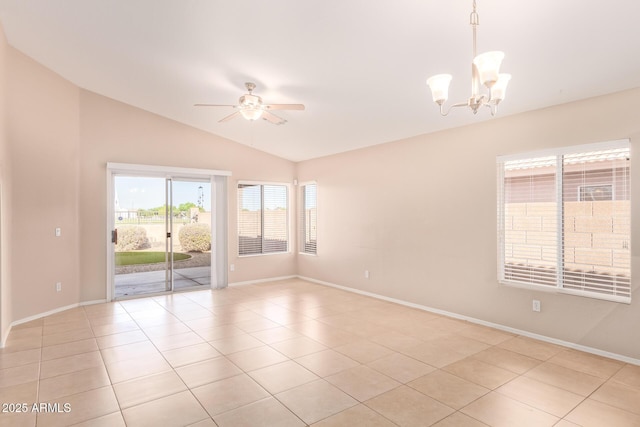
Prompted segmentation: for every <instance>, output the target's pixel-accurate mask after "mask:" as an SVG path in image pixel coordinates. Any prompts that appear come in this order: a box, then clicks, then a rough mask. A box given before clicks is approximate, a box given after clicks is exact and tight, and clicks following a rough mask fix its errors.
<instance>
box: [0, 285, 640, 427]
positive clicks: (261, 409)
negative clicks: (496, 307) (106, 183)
mask: <svg viewBox="0 0 640 427" xmlns="http://www.w3.org/2000/svg"><path fill="white" fill-rule="evenodd" d="M0 402H2V403H3V408H2V410H3V411H2V412H0V426H12V427H13V426H34V425H38V426H62V425H82V426H109V427H112V426H124V425H126V426H131V427H136V426H147V425H149V426H163V427H167V426H184V425H193V426H200V427H205V426H216V425H217V426H278V427H280V426H283V427H286V426H304V425H317V426H394V425H400V426H418V425H420V426H428V425H434V426H438V427H445V426H486V425H489V426H507V427H513V426H518V427H521V426H536V427H539V426H553V425H556V426H561V427H569V426H597V427H605V426H607V427H608V426H616V427H623V426H640V367H638V366H634V365H629V364H625V363H622V362H619V361H615V360H611V359H605V358H602V357H597V356H594V355H591V354H586V353H581V352H578V351H575V350H570V349H566V348H563V347H558V346H555V345H551V344H548V343H544V342H540V341H534V340H532V339H529V338H526V337H522V336H515V335H511V334H508V333H505V332H502V331H499V330H494V329H490V328H485V327H482V326H478V325H475V324H470V323H467V322H463V321H459V320H456V319H451V318H446V317H442V316H438V315H435V314H433V313H428V312H423V311H420V310H415V309H411V308H407V307H404V306H400V305H396V304H392V303H388V302H384V301H380V300H376V299H373V298H368V297H364V296H360V295H357V294H353V293H349V292H345V291H341V290H337V289H333V288H328V287H324V286H320V285H316V284H311V283H308V282H304V281H302V280H287V281H280V282H271V283H264V284H255V285H245V286H239V287H233V288H229V289H224V290H216V291H210V290H203V291H196V292H189V293H178V294H174V295H167V296H157V297H148V298H142V299H136V300H127V301H120V302H115V303H108V304H99V305H91V306H85V307H81V308H76V309H72V310H68V311H64V312H61V313H58V314H55V315H52V316H48V317H45V318H43V319H39V320H36V321H32V322H29V323H26V324H22V325H20V326H18V327H15V328H14V329H13V330H12V332H11V334H10V336H9V339H8V341H7V345H6V347H5V348H4V349H2V350H0ZM36 402H38V403H44V404H45V405H44V406H42V405H40V404H39V405H36V406H35V407H34V406H33V404H34V403H36ZM23 404H24V405H23ZM47 404H48V405H47ZM19 410H21V411H22V412H18V411H19Z"/></svg>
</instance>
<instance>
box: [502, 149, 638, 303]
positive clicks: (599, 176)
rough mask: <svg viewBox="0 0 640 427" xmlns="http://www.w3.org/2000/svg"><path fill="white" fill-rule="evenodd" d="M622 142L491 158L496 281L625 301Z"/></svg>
mask: <svg viewBox="0 0 640 427" xmlns="http://www.w3.org/2000/svg"><path fill="white" fill-rule="evenodd" d="M629 164H630V150H629V142H628V141H627V140H625V141H614V142H609V143H602V144H591V145H586V146H580V147H569V148H565V149H559V150H554V151H545V152H542V153H532V154H531V153H530V154H525V155H517V156H503V157H499V158H498V233H499V235H498V257H499V269H498V271H499V273H498V274H499V280H500V282H502V283H512V284H523V285H530V286H535V287H542V288H547V289H557V290H560V291H562V292H567V293H572V294H578V295H583V296H589V297H595V298H602V299H608V300H612V301H619V302H630V301H631V257H630V254H631V252H630V240H631V204H630V194H631V193H630V177H629Z"/></svg>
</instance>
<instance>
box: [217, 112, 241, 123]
mask: <svg viewBox="0 0 640 427" xmlns="http://www.w3.org/2000/svg"><path fill="white" fill-rule="evenodd" d="M239 114H240V111H236V112H234V113H231V114H229V115H228V116H226V117H223V118H221V119H220V120H218V123H224V122H228V121H229V120H231V119H233V118H234V117H236V116H238V115H239Z"/></svg>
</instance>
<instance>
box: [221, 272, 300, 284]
mask: <svg viewBox="0 0 640 427" xmlns="http://www.w3.org/2000/svg"><path fill="white" fill-rule="evenodd" d="M299 277H300V276H297V275H295V274H293V275H291V276H280V277H271V278H269V279H257V280H247V281H245V282H233V283H229V284H228V285H227V286H229V287H233V286H242V285H251V284H254V283H265V282H275V281H277V280H287V279H297V278H299Z"/></svg>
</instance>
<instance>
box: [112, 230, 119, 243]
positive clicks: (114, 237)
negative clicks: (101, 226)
mask: <svg viewBox="0 0 640 427" xmlns="http://www.w3.org/2000/svg"><path fill="white" fill-rule="evenodd" d="M111 243H115V244H116V245H117V244H118V229H117V228H116V229H115V230H111Z"/></svg>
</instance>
